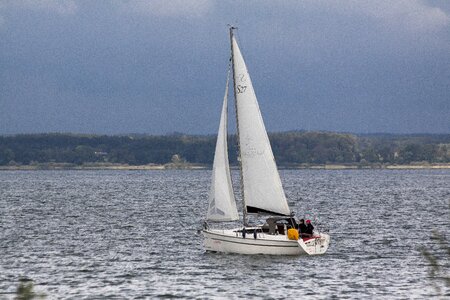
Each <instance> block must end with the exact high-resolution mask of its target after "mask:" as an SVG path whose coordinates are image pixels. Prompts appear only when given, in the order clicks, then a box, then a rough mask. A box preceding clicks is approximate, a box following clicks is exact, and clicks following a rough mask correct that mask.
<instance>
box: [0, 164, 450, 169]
mask: <svg viewBox="0 0 450 300" xmlns="http://www.w3.org/2000/svg"><path fill="white" fill-rule="evenodd" d="M208 169H211V166H207V165H195V164H179V165H177V164H165V165H157V164H150V165H136V166H133V165H127V164H111V165H110V164H85V165H73V164H67V163H50V164H37V165H19V166H0V171H40V170H123V171H135V170H146V171H161V170H208ZM231 169H238V168H237V167H235V166H232V167H231ZM278 169H280V170H377V169H384V170H420V169H422V170H442V169H450V163H441V164H423V163H416V164H414V163H413V164H409V165H380V164H373V165H359V164H324V165H312V164H302V165H292V166H280V167H279V168H278Z"/></svg>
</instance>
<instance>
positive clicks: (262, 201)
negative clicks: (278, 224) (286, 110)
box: [232, 36, 290, 215]
mask: <svg viewBox="0 0 450 300" xmlns="http://www.w3.org/2000/svg"><path fill="white" fill-rule="evenodd" d="M232 51H233V66H234V88H235V93H236V94H235V95H236V112H237V123H238V132H239V146H240V156H241V164H242V170H241V172H242V181H243V189H244V198H245V205H246V209H247V212H249V213H256V212H262V213H275V214H281V215H289V214H290V209H289V206H288V204H287V201H286V196H285V194H284V190H283V187H282V185H281V180H280V175H279V174H278V170H277V166H276V163H275V159H274V156H273V153H272V148H271V147H270V142H269V138H268V136H267V132H266V129H265V126H264V122H263V119H262V116H261V112H260V110H259V105H258V101H257V99H256V95H255V91H254V90H253V85H252V82H251V80H250V76H249V74H248V71H247V67H246V65H245V62H244V58H243V57H242V54H241V51H240V49H239V46H238V44H237V42H236V39H235V37H234V36H232Z"/></svg>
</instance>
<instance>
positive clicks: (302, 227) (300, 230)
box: [298, 219, 307, 237]
mask: <svg viewBox="0 0 450 300" xmlns="http://www.w3.org/2000/svg"><path fill="white" fill-rule="evenodd" d="M299 222H300V223H299V224H298V234H299V235H300V236H301V237H304V234H306V230H307V228H306V225H305V220H304V219H300V221H299Z"/></svg>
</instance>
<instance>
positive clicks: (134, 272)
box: [0, 170, 450, 299]
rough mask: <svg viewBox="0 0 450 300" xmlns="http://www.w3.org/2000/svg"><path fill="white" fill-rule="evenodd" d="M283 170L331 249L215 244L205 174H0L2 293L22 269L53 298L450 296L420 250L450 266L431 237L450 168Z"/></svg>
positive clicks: (445, 198) (10, 290) (288, 188)
mask: <svg viewBox="0 0 450 300" xmlns="http://www.w3.org/2000/svg"><path fill="white" fill-rule="evenodd" d="M280 173H281V177H282V181H283V185H284V188H285V192H286V195H287V198H288V199H289V205H290V206H291V208H292V210H293V211H294V212H295V213H296V215H297V216H299V217H305V218H308V219H311V220H312V221H313V224H314V225H315V226H316V228H319V229H321V230H324V231H328V233H329V234H330V235H331V245H330V248H329V250H328V252H327V253H326V254H325V255H322V256H315V257H308V256H299V257H277V256H265V255H256V256H245V255H235V254H215V253H206V252H205V251H204V248H203V238H202V236H201V234H199V229H200V228H201V225H202V222H203V220H204V218H205V215H206V208H207V201H208V200H207V194H208V187H209V184H210V175H211V172H210V171H208V170H201V171H189V170H186V171H183V170H179V171H177V170H172V171H2V172H0V299H11V298H13V297H14V296H15V291H16V289H17V286H18V284H19V279H20V278H28V279H31V280H33V283H34V291H35V292H36V293H38V294H45V295H47V298H48V299H99V298H102V299H103V298H108V299H145V298H158V297H169V298H170V297H182V298H223V297H225V298H274V299H284V298H291V299H298V298H305V299H308V298H310V299H329V298H333V297H335V298H342V299H361V298H366V297H371V298H377V299H382V298H386V299H393V298H394V299H395V298H398V299H404V298H417V299H422V298H426V297H430V296H437V295H441V296H444V297H445V295H447V296H448V295H449V293H450V292H449V290H448V289H445V285H443V284H442V283H441V282H440V281H439V280H438V279H434V278H432V277H430V275H429V274H430V273H429V271H430V267H429V264H428V261H427V260H426V259H425V258H424V256H423V255H422V254H421V251H420V249H421V247H425V248H426V249H428V250H430V251H434V252H433V253H437V254H436V255H437V257H438V259H439V261H440V262H443V263H445V262H446V263H447V271H448V259H449V258H448V256H446V255H445V254H444V253H443V251H439V249H440V247H439V246H438V243H437V241H436V240H435V239H434V240H433V239H432V238H431V235H432V231H433V229H435V230H437V231H438V232H440V233H441V234H442V235H444V236H446V237H447V238H449V235H450V208H449V199H450V171H449V170H282V171H281V172H280ZM238 177H239V174H238V173H237V172H236V171H234V172H233V178H234V181H235V185H237V183H238ZM236 195H237V198H238V207H239V208H240V207H241V204H240V198H239V196H240V192H239V191H238V189H237V187H236ZM447 274H448V273H447Z"/></svg>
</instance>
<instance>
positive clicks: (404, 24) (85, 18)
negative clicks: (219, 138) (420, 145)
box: [0, 0, 450, 134]
mask: <svg viewBox="0 0 450 300" xmlns="http://www.w3.org/2000/svg"><path fill="white" fill-rule="evenodd" d="M227 24H233V25H235V26H237V27H238V28H239V30H238V33H237V37H238V42H239V44H240V47H241V50H242V52H243V55H244V58H245V60H246V63H247V67H248V69H249V73H250V76H251V78H252V81H253V86H254V88H255V91H256V95H257V97H258V101H259V104H260V109H261V111H262V114H263V118H264V121H265V124H266V128H267V130H268V131H270V132H279V131H288V130H320V131H336V132H352V133H381V132H382V133H450V1H445V0H442V1H437V0H436V1H431V0H430V1H426V0H398V1H390V0H377V1H356V0H349V1H325V0H305V1H297V0H296V1H294V0H292V1H288V0H286V1H273V0H253V1H252V0H247V1H238V0H221V1H210V0H196V1H194V0H171V1H169V0H153V1H152V0H149V1H143V0H136V1H132V0H122V1H121V0H115V1H102V0H99V1H90V0H85V1H83V0H65V1H59V0H41V1H39V0H0V134H19V133H44V132H71V133H93V134H127V133H143V134H170V133H173V132H181V133H186V134H215V133H216V132H217V129H218V125H219V118H220V110H221V106H222V100H223V94H224V90H225V82H226V73H227V65H228V60H229V56H230V45H229V36H228V27H227ZM231 99H232V98H231ZM231 111H232V110H231V109H230V113H231ZM231 118H233V117H231ZM230 121H231V123H230V127H231V131H234V129H233V128H234V122H233V119H231V120H230Z"/></svg>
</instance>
